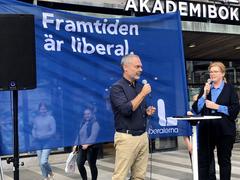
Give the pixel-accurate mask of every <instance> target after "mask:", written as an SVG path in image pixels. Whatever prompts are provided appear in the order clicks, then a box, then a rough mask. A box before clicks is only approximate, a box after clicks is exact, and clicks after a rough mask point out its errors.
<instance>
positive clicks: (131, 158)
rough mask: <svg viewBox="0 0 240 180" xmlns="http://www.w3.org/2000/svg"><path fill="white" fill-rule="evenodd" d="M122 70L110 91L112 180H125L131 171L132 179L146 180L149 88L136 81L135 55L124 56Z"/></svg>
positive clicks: (139, 66)
mask: <svg viewBox="0 0 240 180" xmlns="http://www.w3.org/2000/svg"><path fill="white" fill-rule="evenodd" d="M121 67H122V70H123V77H122V78H121V79H120V80H118V81H117V82H116V83H114V84H113V85H112V88H111V90H110V100H111V105H112V110H113V113H114V119H115V130H116V132H115V137H114V146H115V150H116V156H115V168H114V173H113V177H112V179H113V180H125V179H126V177H127V175H128V172H129V170H130V169H131V179H145V176H146V170H147V164H148V154H149V141H148V135H147V132H146V127H147V116H151V115H153V114H154V113H155V111H156V108H155V107H153V106H149V107H147V105H146V101H145V97H146V96H147V95H148V94H149V93H150V92H151V86H150V84H148V83H146V84H144V85H143V84H141V83H139V82H138V81H137V80H138V79H139V78H140V75H141V73H142V71H143V67H142V63H141V60H140V57H139V56H137V55H134V54H130V55H126V56H124V57H123V58H122V60H121Z"/></svg>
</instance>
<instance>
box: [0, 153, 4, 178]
mask: <svg viewBox="0 0 240 180" xmlns="http://www.w3.org/2000/svg"><path fill="white" fill-rule="evenodd" d="M0 171H1V180H4V177H3V168H2V158H1V157H0Z"/></svg>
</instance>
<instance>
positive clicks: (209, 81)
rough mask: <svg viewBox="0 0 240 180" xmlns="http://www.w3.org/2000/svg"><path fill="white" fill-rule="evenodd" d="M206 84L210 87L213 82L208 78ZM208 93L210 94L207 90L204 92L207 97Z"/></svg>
mask: <svg viewBox="0 0 240 180" xmlns="http://www.w3.org/2000/svg"><path fill="white" fill-rule="evenodd" d="M207 83H208V84H209V85H212V83H213V81H212V80H211V79H210V78H209V79H208V80H207ZM209 92H210V91H209V90H208V91H206V93H207V95H208V94H209Z"/></svg>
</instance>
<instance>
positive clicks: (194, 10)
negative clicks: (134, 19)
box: [124, 0, 240, 22]
mask: <svg viewBox="0 0 240 180" xmlns="http://www.w3.org/2000/svg"><path fill="white" fill-rule="evenodd" d="M236 1H237V0H234V1H233V2H232V0H229V1H228V2H227V4H226V1H224V2H225V4H226V5H225V4H213V3H205V2H191V1H172V0H155V1H154V3H152V1H150V0H138V3H137V1H135V0H127V2H126V5H125V8H124V10H125V11H129V10H132V11H135V12H147V13H161V14H164V13H169V12H176V11H179V12H180V14H181V16H185V17H195V18H207V19H220V20H222V21H235V22H236V21H239V19H240V7H239V6H232V5H231V3H235V2H236Z"/></svg>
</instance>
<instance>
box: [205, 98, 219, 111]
mask: <svg viewBox="0 0 240 180" xmlns="http://www.w3.org/2000/svg"><path fill="white" fill-rule="evenodd" d="M205 103H206V107H207V108H209V109H215V110H218V108H219V105H218V104H216V103H215V102H212V101H209V100H205Z"/></svg>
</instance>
